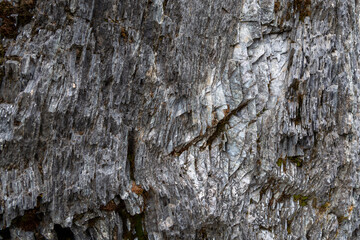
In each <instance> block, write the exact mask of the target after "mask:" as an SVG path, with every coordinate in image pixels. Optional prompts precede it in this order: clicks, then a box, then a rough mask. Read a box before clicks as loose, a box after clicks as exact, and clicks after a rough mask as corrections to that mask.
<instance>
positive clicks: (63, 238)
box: [54, 224, 75, 240]
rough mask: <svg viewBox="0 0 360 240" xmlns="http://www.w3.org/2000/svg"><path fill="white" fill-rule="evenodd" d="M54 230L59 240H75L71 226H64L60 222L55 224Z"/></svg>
mask: <svg viewBox="0 0 360 240" xmlns="http://www.w3.org/2000/svg"><path fill="white" fill-rule="evenodd" d="M54 230H55V232H56V236H57V239H58V240H75V237H74V233H73V232H72V231H71V229H70V228H63V227H61V226H60V225H59V224H55V226H54Z"/></svg>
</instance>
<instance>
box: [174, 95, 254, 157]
mask: <svg viewBox="0 0 360 240" xmlns="http://www.w3.org/2000/svg"><path fill="white" fill-rule="evenodd" d="M250 101H251V100H245V101H244V102H243V103H241V104H240V105H239V106H238V107H237V108H235V109H234V110H231V111H230V112H229V113H227V114H225V116H224V118H222V119H221V120H220V121H218V122H217V123H216V125H215V126H213V127H209V128H207V129H206V132H205V134H203V135H200V136H197V137H195V138H194V139H193V140H191V141H190V142H188V143H185V144H182V145H183V146H182V147H176V148H175V149H174V151H172V152H171V155H173V156H180V155H181V154H182V153H183V152H184V151H186V150H188V149H189V147H191V146H194V145H196V144H197V143H198V142H200V141H201V140H204V139H206V144H205V145H204V146H202V147H201V148H202V149H205V148H206V147H207V146H210V147H211V144H212V142H213V141H214V140H215V139H216V138H217V137H218V136H219V135H220V134H221V133H222V132H224V131H225V124H227V123H228V121H229V120H230V118H231V116H233V115H234V114H236V113H238V112H239V111H241V110H242V109H244V108H245V107H246V106H247V104H248V103H249V102H250Z"/></svg>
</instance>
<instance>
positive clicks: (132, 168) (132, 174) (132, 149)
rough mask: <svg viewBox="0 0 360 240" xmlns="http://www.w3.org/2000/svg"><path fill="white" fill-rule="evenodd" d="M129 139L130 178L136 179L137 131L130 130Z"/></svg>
mask: <svg viewBox="0 0 360 240" xmlns="http://www.w3.org/2000/svg"><path fill="white" fill-rule="evenodd" d="M127 141H128V145H127V160H128V162H129V166H130V169H129V171H130V179H131V180H133V181H135V132H134V131H133V130H131V131H129V132H128V137H127Z"/></svg>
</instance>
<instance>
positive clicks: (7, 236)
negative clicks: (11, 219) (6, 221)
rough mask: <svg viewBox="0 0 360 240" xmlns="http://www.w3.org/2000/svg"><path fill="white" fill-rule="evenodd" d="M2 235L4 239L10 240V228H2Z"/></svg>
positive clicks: (0, 233)
mask: <svg viewBox="0 0 360 240" xmlns="http://www.w3.org/2000/svg"><path fill="white" fill-rule="evenodd" d="M0 237H2V239H3V240H10V239H11V234H10V229H9V228H5V229H3V230H0Z"/></svg>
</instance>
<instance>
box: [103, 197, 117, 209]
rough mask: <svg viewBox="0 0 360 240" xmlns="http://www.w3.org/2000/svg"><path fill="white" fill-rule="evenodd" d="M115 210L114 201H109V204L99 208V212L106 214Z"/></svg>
mask: <svg viewBox="0 0 360 240" xmlns="http://www.w3.org/2000/svg"><path fill="white" fill-rule="evenodd" d="M116 209H117V205H116V203H115V202H114V200H111V201H110V202H108V203H107V204H106V205H105V206H101V207H100V210H102V211H106V212H113V211H115V210H116Z"/></svg>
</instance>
